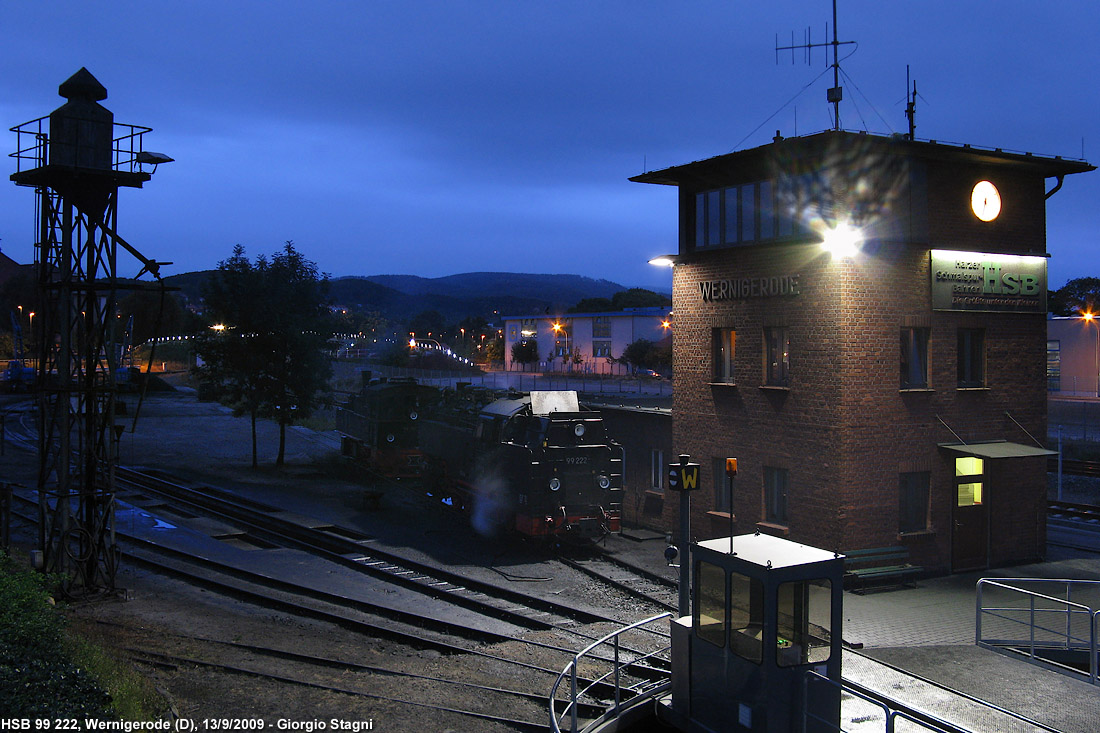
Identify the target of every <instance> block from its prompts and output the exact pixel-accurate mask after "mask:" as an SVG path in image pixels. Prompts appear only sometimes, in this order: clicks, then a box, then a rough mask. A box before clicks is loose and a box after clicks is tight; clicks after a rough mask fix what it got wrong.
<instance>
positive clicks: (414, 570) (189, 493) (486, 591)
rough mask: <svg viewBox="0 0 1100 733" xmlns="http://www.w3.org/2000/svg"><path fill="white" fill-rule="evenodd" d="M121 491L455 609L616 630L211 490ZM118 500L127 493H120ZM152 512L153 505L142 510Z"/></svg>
mask: <svg viewBox="0 0 1100 733" xmlns="http://www.w3.org/2000/svg"><path fill="white" fill-rule="evenodd" d="M117 481H118V486H119V489H120V492H122V491H123V490H129V491H130V492H131V495H130V496H129V497H128V500H134V499H135V497H134V496H133V495H132V494H137V495H139V496H140V495H142V494H145V495H149V494H154V495H156V496H159V497H161V498H163V499H167V500H169V501H171V505H170V506H168V507H167V508H168V509H169V510H170V512H171V511H176V512H178V511H179V509H180V508H181V506H182V507H190V508H191V509H193V510H195V511H198V512H201V513H202V514H203V515H207V516H209V515H213V516H215V517H218V518H221V519H223V520H225V521H227V522H229V523H231V524H234V525H239V526H242V527H244V528H247V530H248V533H249V534H250V535H255V536H258V537H260V538H263V539H264V540H266V541H268V542H271V543H273V544H276V545H278V546H283V547H291V548H295V549H300V550H304V551H306V552H309V553H310V554H313V555H317V556H320V557H322V558H324V559H325V560H328V561H330V562H334V563H337V564H339V565H342V566H344V567H347V568H351V569H353V570H355V571H357V572H362V573H365V574H367V575H370V576H372V577H374V578H378V579H382V580H385V581H386V582H389V583H393V584H395V585H400V586H402V587H405V588H408V589H412V590H415V591H417V592H419V593H423V594H425V595H428V596H431V597H434V598H438V599H444V600H446V601H447V602H449V603H453V604H454V605H457V606H461V607H463V608H467V609H469V610H473V611H476V612H478V613H482V614H484V615H486V616H490V617H493V618H497V619H499V620H502V621H506V622H508V623H513V624H516V625H517V626H522V627H526V628H530V629H533V630H539V629H550V628H558V629H572V628H574V627H576V626H577V624H578V623H580V624H590V623H610V624H619V623H621V619H617V618H611V617H609V616H605V615H602V614H599V613H595V612H592V611H589V610H587V609H581V608H577V607H575V606H570V605H567V604H563V603H560V602H557V601H552V600H547V599H544V598H539V597H537V596H533V595H530V594H526V593H521V592H519V591H516V590H513V589H510V588H504V587H502V586H497V585H494V584H491V583H487V582H484V581H479V580H476V579H473V578H470V577H468V576H463V575H459V574H457V573H452V572H450V571H446V570H444V569H442V568H439V567H435V566H431V565H427V564H424V563H420V562H416V561H413V560H411V559H409V558H406V557H400V556H398V555H396V554H394V553H391V552H386V551H383V550H381V549H380V548H377V547H372V546H371V544H372V539H371V538H370V537H369V536H367V535H364V534H362V533H359V532H357V531H355V530H352V529H349V528H346V527H337V526H335V525H332V524H326V523H320V522H317V523H314V524H312V526H310V525H306V524H302V523H300V522H299V521H296V520H295V519H290V518H287V516H286V513H285V512H282V511H281V510H280V509H278V508H276V507H271V506H265V505H262V504H258V503H256V502H245V501H243V500H241V499H240V498H239V497H235V496H231V495H228V494H225V493H224V492H219V491H217V490H215V489H212V488H210V487H203V489H202V490H199V489H192V488H188V487H184V486H181V485H179V484H175V483H172V482H169V481H166V480H164V479H160V478H157V477H154V476H149V475H148V474H143V473H139V472H137V471H132V470H129V469H121V468H120V469H119V471H118V475H117ZM122 496H123V497H124V498H125V497H127V494H122ZM145 508H146V509H148V510H149V511H153V512H155V511H156V510H157V509H158V507H157V506H156V505H147V506H146V507H145Z"/></svg>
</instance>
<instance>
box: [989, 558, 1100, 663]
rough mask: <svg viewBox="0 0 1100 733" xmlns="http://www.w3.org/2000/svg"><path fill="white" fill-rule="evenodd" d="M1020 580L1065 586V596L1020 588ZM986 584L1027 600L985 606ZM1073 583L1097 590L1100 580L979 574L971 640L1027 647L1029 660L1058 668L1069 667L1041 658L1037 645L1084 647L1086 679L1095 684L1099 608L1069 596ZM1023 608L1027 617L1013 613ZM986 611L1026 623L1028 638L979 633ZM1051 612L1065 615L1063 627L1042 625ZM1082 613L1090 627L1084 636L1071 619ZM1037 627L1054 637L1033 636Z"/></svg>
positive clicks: (1078, 648)
mask: <svg viewBox="0 0 1100 733" xmlns="http://www.w3.org/2000/svg"><path fill="white" fill-rule="evenodd" d="M1010 584H1017V585H1010ZM1021 584H1022V585H1026V584H1036V585H1042V586H1048V587H1049V586H1064V588H1065V598H1059V597H1057V596H1053V595H1049V594H1047V593H1038V592H1036V591H1033V590H1029V589H1027V588H1021V587H1019V585H1021ZM987 586H989V587H993V588H999V589H1002V590H1006V591H1009V592H1010V593H1013V594H1019V595H1021V596H1023V597H1025V598H1026V599H1027V601H1028V603H1027V605H1026V606H989V607H986V606H985V605H984V603H983V595H984V592H985V588H986V587H987ZM1074 586H1083V587H1085V588H1089V589H1094V590H1100V581H1096V580H1070V579H1048V578H999V579H997V580H993V579H990V578H982V579H981V580H979V581H978V584H977V600H976V604H975V619H974V621H975V623H974V643H975V644H976V645H977V646H980V647H985V648H987V649H996V648H998V647H1013V648H1014V649H1017V650H1019V651H1021V652H1022V651H1023V650H1024V649H1026V650H1027V657H1028V661H1031V662H1033V663H1035V664H1041V665H1043V666H1048V667H1054V668H1056V669H1057V670H1058V671H1061V672H1065V671H1069V669H1070V668H1068V667H1066V666H1064V665H1056V664H1053V663H1051V662H1049V661H1047V660H1044V659H1042V658H1040V657H1039V656H1038V655H1037V654H1036V653H1035V651H1036V649H1047V650H1049V649H1058V650H1065V651H1087V652H1088V655H1089V672H1088V678H1089V681H1090V682H1091V683H1092V684H1094V685H1096V684H1100V674H1098V673H1100V669H1098V659H1097V651H1098V649H1097V640H1098V639H1100V629H1098V619H1100V609H1095V608H1092V607H1091V606H1088V605H1086V604H1083V603H1078V602H1075V601H1072V600H1070V598H1071V597H1072V595H1073V588H1074ZM1036 602H1047V603H1052V604H1055V605H1056V606H1060V607H1056V608H1042V607H1038V608H1037V607H1036ZM1023 612H1026V613H1027V619H1026V620H1024V619H1020V618H1016V617H1015V616H1016V615H1019V614H1021V613H1023ZM987 614H988V615H990V616H992V617H994V618H998V619H1000V620H1002V621H1006V622H1009V623H1013V624H1019V625H1021V626H1027V629H1028V635H1027V638H1026V639H1013V638H1005V639H1001V638H996V639H994V638H989V639H986V638H984V637H983V634H982V619H983V617H984V616H985V615H987ZM1050 615H1055V616H1058V615H1061V616H1064V617H1065V626H1064V628H1061V627H1060V628H1057V629H1055V628H1053V627H1051V626H1046V625H1044V624H1043V622H1042V621H1041V620H1040V619H1041V618H1045V617H1049V616H1050ZM1082 616H1086V617H1088V627H1089V628H1088V636H1087V638H1086V637H1085V636H1081V635H1079V634H1080V631H1078V632H1077V633H1076V634H1075V633H1074V629H1073V625H1074V624H1073V622H1074V620H1075V619H1081V617H1082ZM1036 631H1042V632H1047V633H1049V634H1052V635H1054V638H1052V639H1050V640H1047V641H1042V640H1036Z"/></svg>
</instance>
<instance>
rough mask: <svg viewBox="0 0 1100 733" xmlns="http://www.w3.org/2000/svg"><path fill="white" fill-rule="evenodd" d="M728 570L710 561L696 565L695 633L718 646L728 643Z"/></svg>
mask: <svg viewBox="0 0 1100 733" xmlns="http://www.w3.org/2000/svg"><path fill="white" fill-rule="evenodd" d="M726 597H727V594H726V572H725V571H724V570H723V569H722V568H720V567H719V566H717V565H711V564H710V563H709V562H699V563H696V565H695V607H694V610H695V619H694V622H695V635H696V636H697V637H698V638H699V639H702V640H703V641H705V642H707V643H709V644H713V645H714V646H717V647H724V646H725V645H726Z"/></svg>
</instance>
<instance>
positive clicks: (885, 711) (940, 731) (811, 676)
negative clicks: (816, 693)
mask: <svg viewBox="0 0 1100 733" xmlns="http://www.w3.org/2000/svg"><path fill="white" fill-rule="evenodd" d="M811 682H826V683H828V684H829V685H832V686H833V687H835V688H836V689H837V690H839V691H840V692H842V693H843V694H845V695H850V696H852V697H854V698H858V699H859V700H861V701H863V702H865V703H867V704H868V705H870V706H872V707H876V708H878V709H880V710H881V711H882V724H883V731H884V733H894V731H895V730H896V729H897V720H898V719H899V718H900V719H901V720H905V721H906V722H908V723H910V724H911V725H918V726H920V727H921V728H923V729H924V730H928V731H933V733H944V732H945V731H957V730H959V728H958V726H955V725H951V724H950V723H948V722H946V721H944V720H941V719H940V718H937V717H936V716H934V715H931V714H928V715H927V717H928V719H929V720H930V721H935V724H933V723H931V722H929V720H921V719H919V718H916V717H914V716H912V715H910V714H909V713H907V712H905V711H904V710H897V709H895V708H892V707H890V706H889V705H888V704H887V703H885V702H883V701H882V700H876V699H875V698H873V697H871V696H870V695H867V694H865V693H864V692H862V691H860V690H859V689H857V688H855V687H853V686H852V685H849V684H846V683H845V682H844V681H843V680H841V681H837V680H833V679H829V678H828V677H826V676H825V675H823V674H821V673H820V672H815V671H814V670H812V669H809V670H806V672H805V674H804V675H803V676H802V699H803V700H808V699H809V695H810V683H811ZM810 721H813V722H815V723H817V724H818V725H821V726H826V727H830V728H833V729H835V730H836V731H837V732H838V733H844V729H843V727H842V726H841V725H839V724H837V723H834V722H833V721H831V720H827V719H825V718H822V717H821V716H820V715H815V714H814V713H813V712H812V711H811V710H810V706H809V705H803V706H802V726H803V730H805V729H806V728H807V727H808V726H809V723H810ZM905 729H906V730H910V726H906V728H905Z"/></svg>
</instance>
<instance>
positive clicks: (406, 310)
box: [165, 270, 627, 321]
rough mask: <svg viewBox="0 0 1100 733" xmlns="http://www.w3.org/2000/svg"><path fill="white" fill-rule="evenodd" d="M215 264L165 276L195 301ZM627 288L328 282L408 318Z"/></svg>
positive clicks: (344, 300)
mask: <svg viewBox="0 0 1100 733" xmlns="http://www.w3.org/2000/svg"><path fill="white" fill-rule="evenodd" d="M212 272H213V270H203V271H200V272H188V273H183V274H181V275H173V276H171V277H167V278H165V282H167V283H168V284H169V285H172V286H174V287H178V288H180V290H181V291H182V292H183V294H184V295H185V296H186V297H187V298H188V299H189V300H192V301H196V302H197V300H198V298H199V297H201V294H202V284H203V283H204V282H205V281H206V279H207V278H208V277H210V275H211V273H212ZM626 289H627V288H626V287H624V286H622V285H619V284H617V283H614V282H611V281H610V280H597V279H594V278H590V277H584V276H581V275H536V274H529V273H512V272H468V273H463V274H460V275H448V276H446V277H437V278H425V277H418V276H416V275H370V276H364V277H339V278H335V279H333V280H332V281H331V283H330V289H329V292H330V295H331V298H332V302H333V303H334V304H336V305H345V306H349V307H353V308H357V309H363V310H373V311H378V312H380V313H381V314H382V315H383V316H385V317H386V318H389V319H391V320H395V321H404V320H407V319H409V318H411V317H413V316H415V315H416V314H418V313H421V312H423V311H426V310H436V311H439V312H440V313H441V314H442V315H443V317H444V319H446V320H449V321H457V320H459V319H461V318H464V317H466V316H484V317H485V318H486V319H487V320H489V321H493V320H494V316H495V317H496V318H499V317H500V316H510V315H524V314H527V313H546V312H550V313H555V312H564V311H565V310H566V309H567V308H569V307H570V306H572V305H574V304H575V303H577V302H578V301H580V300H583V299H585V298H610V297H611V296H613V295H614V294H615V293H617V292H619V291H621V290H626Z"/></svg>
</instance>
